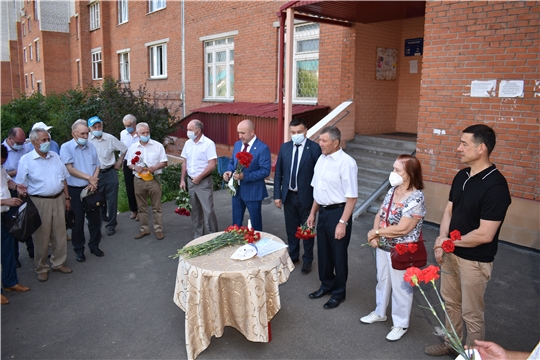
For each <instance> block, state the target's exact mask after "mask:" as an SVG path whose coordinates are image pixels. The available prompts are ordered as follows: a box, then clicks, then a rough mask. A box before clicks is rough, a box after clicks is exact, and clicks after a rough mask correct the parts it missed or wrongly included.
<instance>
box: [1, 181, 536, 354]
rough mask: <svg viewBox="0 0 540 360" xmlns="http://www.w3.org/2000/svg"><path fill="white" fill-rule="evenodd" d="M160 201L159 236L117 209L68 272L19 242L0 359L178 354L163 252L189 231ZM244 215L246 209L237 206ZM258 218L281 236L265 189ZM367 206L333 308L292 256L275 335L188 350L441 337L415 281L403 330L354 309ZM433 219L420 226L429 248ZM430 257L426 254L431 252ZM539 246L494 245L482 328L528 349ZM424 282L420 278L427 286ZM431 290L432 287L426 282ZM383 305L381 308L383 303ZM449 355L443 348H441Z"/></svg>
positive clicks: (387, 349) (366, 278)
mask: <svg viewBox="0 0 540 360" xmlns="http://www.w3.org/2000/svg"><path fill="white" fill-rule="evenodd" d="M215 204H216V210H217V213H218V221H219V225H220V228H222V229H225V228H226V227H227V226H228V225H230V222H231V204H230V197H229V195H227V193H226V191H218V192H216V193H215ZM174 208H175V206H174V203H173V202H170V203H166V204H164V206H163V223H164V234H165V239H164V240H162V241H158V240H156V238H155V236H154V234H152V235H150V236H147V237H145V238H143V239H141V240H134V239H133V236H134V235H136V234H137V233H138V230H139V225H138V224H139V223H138V222H135V221H134V220H130V219H129V213H123V214H120V215H119V216H118V221H119V225H118V227H117V231H116V234H115V235H114V236H107V235H106V234H105V231H104V230H103V234H104V237H103V239H102V242H101V249H102V250H103V251H104V252H105V257H103V258H97V257H96V256H94V255H92V254H90V252H89V251H88V250H87V252H86V258H87V260H86V262H84V263H78V262H76V261H75V254H74V252H73V250H72V246H71V243H68V262H67V264H66V265H67V266H69V267H72V268H73V273H72V274H69V275H64V274H61V273H57V272H52V273H50V275H49V280H48V281H47V282H44V283H40V282H38V280H37V276H36V274H35V273H34V271H33V260H32V259H29V258H28V256H27V254H26V251H25V250H23V249H22V247H21V256H20V260H21V262H22V267H21V268H20V269H18V270H19V271H18V274H19V281H20V283H21V284H23V285H27V286H30V287H31V289H32V290H31V291H30V292H28V293H13V292H9V293H6V295H7V297H8V298H9V300H10V301H11V304H9V305H4V306H2V307H1V311H2V313H1V315H2V333H1V334H2V359H183V358H186V350H185V343H184V341H185V338H184V313H183V312H182V310H180V309H179V308H178V307H177V306H176V305H175V304H174V303H173V292H174V285H175V277H176V270H177V265H178V261H177V260H172V259H170V258H169V255H172V254H174V253H175V252H176V250H177V249H178V248H181V247H182V246H184V245H185V244H186V243H187V242H189V241H190V240H191V238H192V234H193V232H192V229H191V222H190V219H189V218H187V217H184V216H179V215H177V214H175V213H174ZM246 218H247V217H246ZM263 223H264V230H265V231H267V232H270V233H273V234H275V235H277V236H279V237H281V238H282V239H285V238H286V236H285V226H284V219H283V213H282V211H281V210H278V209H276V208H275V207H274V205H273V202H272V201H271V200H270V199H267V200H265V202H264V203H263ZM372 224H373V215H372V214H365V215H363V216H361V217H360V218H359V219H358V221H355V222H354V225H353V238H352V240H351V245H350V247H349V280H348V283H347V299H346V301H345V302H344V303H343V304H341V305H340V306H339V308H337V309H333V310H324V309H323V308H322V305H323V304H324V303H325V302H326V297H325V298H323V299H318V300H310V299H309V298H308V296H307V295H308V294H309V293H310V292H312V291H315V290H317V289H318V287H319V284H320V283H319V280H318V274H317V270H316V269H317V267H316V264H317V260H316V259H315V262H314V271H313V272H311V273H310V274H308V275H301V274H300V267H301V264H298V266H297V268H296V269H295V270H294V271H293V273H292V274H291V276H290V278H289V280H288V282H287V283H285V284H283V285H282V286H280V294H281V303H282V308H281V310H280V312H279V313H278V314H277V315H276V317H275V318H274V319H273V320H272V335H273V340H272V342H270V343H266V344H265V343H252V342H249V341H247V340H246V339H245V338H244V337H243V336H242V335H241V334H240V333H239V332H238V331H236V330H235V329H233V328H226V330H225V333H224V335H223V337H221V338H212V342H211V344H210V346H209V347H208V349H207V350H205V351H204V352H203V353H201V355H200V356H199V357H198V359H233V358H236V359H255V358H263V359H428V358H430V357H429V356H427V355H425V354H424V348H425V347H426V346H428V345H432V344H435V343H437V342H438V341H440V340H439V339H438V338H437V337H436V336H435V335H433V327H432V326H435V319H434V318H433V316H432V315H431V313H430V312H429V311H426V310H425V309H423V308H421V307H420V306H424V305H425V302H424V299H423V298H422V296H421V294H420V293H419V292H418V290H415V297H414V304H413V310H412V315H411V324H410V328H409V331H408V332H407V334H405V336H404V337H403V338H402V339H401V340H400V341H398V342H395V343H390V342H388V341H386V339H385V336H386V334H387V333H388V332H389V331H390V328H391V326H392V323H391V318H390V316H389V320H388V321H386V322H384V323H376V324H372V325H363V324H361V323H360V322H359V321H358V319H359V318H360V317H361V316H364V315H367V314H368V313H370V312H371V311H372V310H374V308H375V285H376V279H375V261H374V257H373V252H372V250H371V249H369V248H366V247H361V246H360V245H361V244H362V243H364V242H365V235H366V233H367V231H368V230H369V229H370V228H371V227H372ZM437 233H438V230H437V229H436V228H435V227H429V226H425V228H424V238H425V239H426V240H427V241H428V243H427V248H428V249H429V248H431V245H432V243H433V240H434V238H435V237H436V234H437ZM429 262H430V263H434V261H433V259H432V254H430V261H429ZM539 275H540V254H539V253H538V252H533V251H529V250H525V249H521V248H517V247H514V246H511V245H507V244H501V245H500V246H499V252H498V254H497V257H496V260H495V265H494V270H493V276H492V279H491V282H490V284H489V286H488V290H487V294H486V308H487V310H486V323H487V334H486V337H487V339H488V340H492V341H496V342H498V343H500V344H501V345H503V346H504V347H507V348H509V349H513V350H529V351H530V350H532V349H533V348H534V346H535V345H536V343H537V342H538V341H539V340H540V276H539ZM426 289H427V287H426ZM428 295H429V296H430V297H431V298H433V296H434V293H433V291H428ZM387 314H388V315H390V309H389V310H388V313H387ZM444 358H449V357H444Z"/></svg>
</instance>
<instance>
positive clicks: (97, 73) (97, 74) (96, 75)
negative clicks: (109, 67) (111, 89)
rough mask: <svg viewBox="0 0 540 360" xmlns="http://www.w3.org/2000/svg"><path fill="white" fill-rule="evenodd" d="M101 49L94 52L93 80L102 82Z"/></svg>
mask: <svg viewBox="0 0 540 360" xmlns="http://www.w3.org/2000/svg"><path fill="white" fill-rule="evenodd" d="M101 65H102V64H101V48H100V49H99V50H95V51H92V80H100V79H102V78H103V74H102V69H101Z"/></svg>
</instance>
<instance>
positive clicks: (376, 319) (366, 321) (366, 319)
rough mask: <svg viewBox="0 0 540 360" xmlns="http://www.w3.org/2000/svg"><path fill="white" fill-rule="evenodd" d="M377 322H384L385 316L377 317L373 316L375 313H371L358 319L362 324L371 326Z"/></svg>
mask: <svg viewBox="0 0 540 360" xmlns="http://www.w3.org/2000/svg"><path fill="white" fill-rule="evenodd" d="M379 321H386V315H385V316H384V317H380V316H379V315H377V314H375V311H372V312H371V314H369V315H367V316H364V317H363V318H361V319H360V322H363V323H364V324H373V323H374V322H379Z"/></svg>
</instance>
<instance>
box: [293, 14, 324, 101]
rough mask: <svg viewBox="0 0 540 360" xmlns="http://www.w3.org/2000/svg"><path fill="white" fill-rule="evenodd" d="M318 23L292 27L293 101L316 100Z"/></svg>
mask: <svg viewBox="0 0 540 360" xmlns="http://www.w3.org/2000/svg"><path fill="white" fill-rule="evenodd" d="M319 30H320V26H319V24H318V23H307V24H301V25H297V26H295V27H294V46H293V50H294V55H293V67H294V69H293V101H294V102H316V101H317V97H318V94H319V33H320V31H319Z"/></svg>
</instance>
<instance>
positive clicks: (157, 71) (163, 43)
mask: <svg viewBox="0 0 540 360" xmlns="http://www.w3.org/2000/svg"><path fill="white" fill-rule="evenodd" d="M168 41H169V39H168V38H167V39H164V40H159V41H154V42H151V43H146V44H145V46H147V47H148V53H149V62H150V78H151V79H164V78H166V77H167V42H168Z"/></svg>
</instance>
